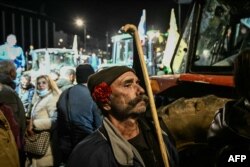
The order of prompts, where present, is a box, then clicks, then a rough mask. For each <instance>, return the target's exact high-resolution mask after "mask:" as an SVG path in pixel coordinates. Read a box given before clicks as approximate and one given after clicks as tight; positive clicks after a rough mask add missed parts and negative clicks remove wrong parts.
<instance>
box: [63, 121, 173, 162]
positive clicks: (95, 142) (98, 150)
mask: <svg viewBox="0 0 250 167" xmlns="http://www.w3.org/2000/svg"><path fill="white" fill-rule="evenodd" d="M138 122H139V127H140V130H141V131H142V132H141V133H143V136H144V139H145V140H146V143H148V146H149V148H140V149H141V150H140V151H139V149H138V148H135V146H134V145H132V144H130V142H128V141H127V140H125V139H124V138H123V137H122V136H121V134H120V133H119V132H118V131H117V130H116V128H115V127H113V126H112V124H111V123H110V122H109V121H108V120H107V118H105V119H104V121H103V125H102V126H101V127H100V128H99V129H98V130H97V131H95V132H94V133H93V134H91V135H89V136H88V137H87V138H85V139H84V140H83V141H82V142H80V143H79V144H78V145H77V146H76V147H75V149H74V150H73V152H72V154H71V156H70V158H69V162H68V166H69V167H81V166H82V164H84V166H85V167H122V166H124V167H125V166H126V167H144V166H146V167H162V166H163V162H162V160H161V154H160V151H159V144H158V142H157V138H156V134H155V131H154V129H153V125H152V124H151V123H150V122H147V121H146V120H144V119H140V120H139V121H138ZM163 138H164V142H165V144H166V146H167V150H168V153H169V154H168V155H169V162H170V167H174V166H177V164H178V156H177V151H176V149H175V148H174V146H173V144H172V143H171V142H170V140H169V138H168V136H167V135H166V133H163ZM111 143H112V144H111ZM145 152H148V153H149V152H150V155H151V157H149V160H147V159H145V156H144V159H143V160H142V154H143V153H145ZM147 155H149V154H147ZM153 157H154V158H153ZM150 160H153V161H151V162H150ZM160 161H161V162H160Z"/></svg>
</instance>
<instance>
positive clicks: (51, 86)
mask: <svg viewBox="0 0 250 167" xmlns="http://www.w3.org/2000/svg"><path fill="white" fill-rule="evenodd" d="M41 78H43V79H45V80H46V81H47V82H48V86H49V90H51V91H52V93H53V94H58V95H59V94H60V93H61V91H60V90H59V88H58V87H57V85H56V82H55V81H53V80H52V79H51V78H50V76H48V75H40V76H38V77H37V78H36V88H37V82H38V80H39V79H41Z"/></svg>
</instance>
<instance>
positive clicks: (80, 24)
mask: <svg viewBox="0 0 250 167" xmlns="http://www.w3.org/2000/svg"><path fill="white" fill-rule="evenodd" d="M76 25H77V26H79V27H81V26H83V20H82V19H76Z"/></svg>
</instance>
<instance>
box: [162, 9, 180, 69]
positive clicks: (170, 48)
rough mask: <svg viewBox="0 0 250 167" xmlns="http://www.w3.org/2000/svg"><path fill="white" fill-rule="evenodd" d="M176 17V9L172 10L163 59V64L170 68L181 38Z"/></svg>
mask: <svg viewBox="0 0 250 167" xmlns="http://www.w3.org/2000/svg"><path fill="white" fill-rule="evenodd" d="M177 30H178V29H177V25H176V18H175V14H174V9H172V10H171V15H170V23H169V29H168V39H167V42H166V46H165V50H164V55H163V59H162V64H163V65H164V66H166V67H167V68H170V62H171V60H172V57H173V54H174V50H175V47H176V44H177V41H178V39H179V36H180V35H179V33H178V31H177Z"/></svg>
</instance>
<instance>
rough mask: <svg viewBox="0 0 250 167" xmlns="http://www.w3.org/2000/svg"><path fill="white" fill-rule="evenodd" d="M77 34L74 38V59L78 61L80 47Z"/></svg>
mask: <svg viewBox="0 0 250 167" xmlns="http://www.w3.org/2000/svg"><path fill="white" fill-rule="evenodd" d="M77 47H78V46H77V35H74V40H73V46H72V50H73V51H74V53H75V54H74V61H75V62H77V60H78V58H79V55H78V49H77Z"/></svg>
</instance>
